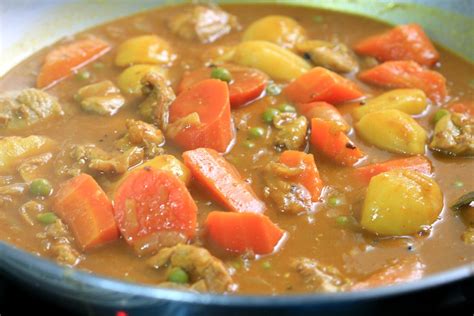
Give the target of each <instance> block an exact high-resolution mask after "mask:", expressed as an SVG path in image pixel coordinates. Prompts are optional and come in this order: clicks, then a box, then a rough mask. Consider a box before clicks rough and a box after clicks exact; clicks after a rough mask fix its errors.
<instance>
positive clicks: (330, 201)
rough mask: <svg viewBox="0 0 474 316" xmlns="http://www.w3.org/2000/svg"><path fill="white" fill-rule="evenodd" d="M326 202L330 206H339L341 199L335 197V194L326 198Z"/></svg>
mask: <svg viewBox="0 0 474 316" xmlns="http://www.w3.org/2000/svg"><path fill="white" fill-rule="evenodd" d="M328 204H329V206H332V207H337V206H341V205H342V199H341V198H340V197H337V196H331V197H330V198H329V199H328Z"/></svg>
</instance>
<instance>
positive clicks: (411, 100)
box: [352, 89, 428, 120]
mask: <svg viewBox="0 0 474 316" xmlns="http://www.w3.org/2000/svg"><path fill="white" fill-rule="evenodd" d="M427 106H428V104H427V102H426V95H425V93H424V92H423V91H422V90H419V89H396V90H392V91H389V92H386V93H383V94H381V95H379V96H377V97H375V98H373V99H369V100H368V101H367V102H366V103H365V105H363V106H359V107H357V108H355V109H354V111H353V112H352V116H353V117H354V119H356V120H360V119H361V118H362V117H363V116H364V115H366V114H368V113H372V112H376V111H380V110H389V109H395V110H400V111H402V112H405V113H407V114H410V115H416V114H420V113H422V112H423V111H424V110H425V109H426V107H427Z"/></svg>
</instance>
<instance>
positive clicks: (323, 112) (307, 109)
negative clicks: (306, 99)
mask: <svg viewBox="0 0 474 316" xmlns="http://www.w3.org/2000/svg"><path fill="white" fill-rule="evenodd" d="M296 108H297V110H298V112H299V113H301V114H303V115H304V116H306V118H307V119H308V120H311V119H313V118H319V119H322V120H324V121H329V122H331V123H333V124H334V125H336V126H337V127H339V128H340V129H341V131H343V132H345V133H347V132H348V131H350V129H351V127H350V125H349V124H347V122H346V120H345V119H344V118H343V117H342V115H341V113H340V112H339V111H338V110H337V109H336V107H335V106H333V105H332V104H329V103H327V102H311V103H299V104H296Z"/></svg>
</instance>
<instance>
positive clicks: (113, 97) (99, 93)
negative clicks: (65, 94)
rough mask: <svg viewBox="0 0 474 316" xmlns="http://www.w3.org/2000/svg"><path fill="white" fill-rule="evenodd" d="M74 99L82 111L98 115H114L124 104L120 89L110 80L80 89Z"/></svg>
mask: <svg viewBox="0 0 474 316" xmlns="http://www.w3.org/2000/svg"><path fill="white" fill-rule="evenodd" d="M74 98H75V99H76V100H77V101H78V102H79V103H80V104H81V108H82V109H83V110H84V111H87V112H91V113H95V114H99V115H109V116H111V115H114V114H115V113H117V111H118V110H119V109H120V108H121V107H122V106H123V105H124V104H125V99H124V97H123V96H122V95H121V94H120V89H119V88H117V87H116V86H115V85H114V84H113V83H112V81H110V80H104V81H101V82H97V83H94V84H90V85H87V86H85V87H82V88H81V89H79V91H78V92H77V94H76V95H75V96H74Z"/></svg>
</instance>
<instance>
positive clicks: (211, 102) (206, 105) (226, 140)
mask: <svg viewBox="0 0 474 316" xmlns="http://www.w3.org/2000/svg"><path fill="white" fill-rule="evenodd" d="M193 114H194V115H197V116H198V122H194V123H193V122H184V124H181V125H180V124H178V125H177V128H176V132H174V133H173V134H174V135H172V136H171V138H172V139H173V141H174V142H175V143H177V144H178V145H179V146H181V147H182V148H184V149H187V150H189V149H196V148H200V147H206V148H212V149H215V150H217V151H219V152H225V151H226V150H227V148H228V147H229V145H230V143H231V142H232V138H233V137H234V131H233V127H232V121H231V114H230V104H229V89H228V87H227V83H225V82H223V81H220V80H216V79H207V80H204V81H200V82H198V83H196V84H195V85H193V86H192V87H190V88H189V89H187V90H185V91H184V92H182V93H181V94H180V95H178V97H177V98H176V100H175V101H174V102H173V104H171V107H170V122H171V124H170V127H169V128H168V129H173V127H172V126H173V123H175V124H174V125H176V124H177V123H178V122H179V120H186V118H187V117H189V116H190V115H191V116H192V115H193ZM168 134H169V131H168ZM169 136H170V135H169Z"/></svg>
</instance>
